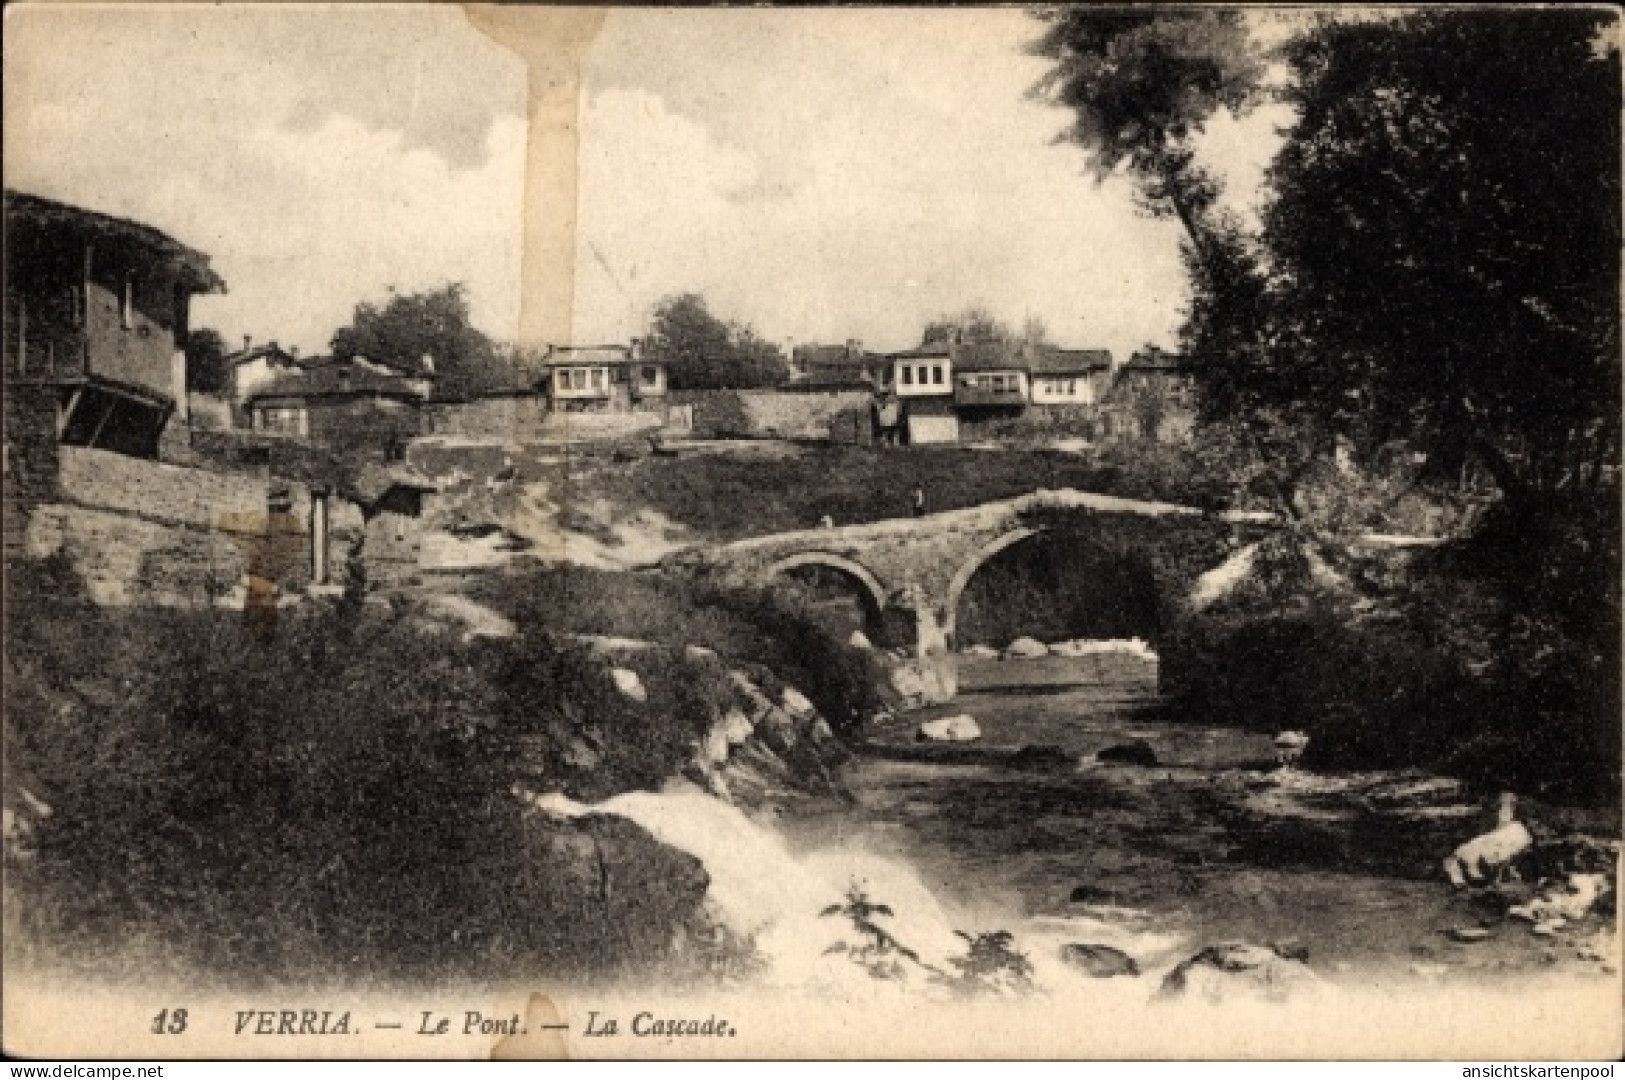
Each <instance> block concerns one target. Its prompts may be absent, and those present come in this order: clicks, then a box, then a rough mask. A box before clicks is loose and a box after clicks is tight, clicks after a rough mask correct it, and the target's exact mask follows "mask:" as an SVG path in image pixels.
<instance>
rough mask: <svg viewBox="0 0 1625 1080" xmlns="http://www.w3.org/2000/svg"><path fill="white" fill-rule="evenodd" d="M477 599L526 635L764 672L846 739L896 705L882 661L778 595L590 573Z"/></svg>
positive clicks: (509, 586) (572, 571)
mask: <svg viewBox="0 0 1625 1080" xmlns="http://www.w3.org/2000/svg"><path fill="white" fill-rule="evenodd" d="M471 592H472V593H473V595H475V597H476V598H478V599H479V600H480V601H481V602H482V603H486V604H489V605H490V606H491V607H492V608H494V609H496V610H498V611H500V612H502V613H503V614H504V615H506V616H508V617H509V618H510V619H513V620H514V621H515V622H517V623H519V624H520V625H523V626H542V627H547V628H548V629H549V630H551V631H553V632H555V633H566V634H597V635H604V636H608V637H623V638H633V639H637V640H640V641H648V642H652V643H654V644H657V645H661V646H664V647H666V648H667V649H670V650H674V651H679V652H680V651H681V650H682V649H683V648H684V647H685V646H689V645H698V646H701V647H703V648H707V649H711V650H713V651H715V652H716V653H718V654H720V655H721V656H722V657H724V658H725V659H727V660H729V661H732V662H735V663H746V664H754V665H758V666H760V667H762V668H766V669H767V670H769V671H771V672H772V673H773V675H774V676H776V677H777V678H778V679H781V680H783V681H784V682H785V683H786V684H788V685H791V686H794V687H795V688H796V689H797V690H799V691H801V692H802V693H803V694H805V695H806V696H807V698H808V700H810V701H811V702H812V703H813V704H814V705H815V706H816V707H817V708H818V711H819V712H820V713H822V714H823V715H824V717H825V718H826V719H827V720H828V721H829V722H830V725H831V726H832V727H833V728H834V729H835V730H836V731H837V732H838V733H841V734H855V733H857V732H858V731H859V730H860V729H861V726H862V723H863V721H864V720H866V719H867V718H868V717H870V716H872V715H874V713H875V712H877V711H879V710H880V709H882V708H885V707H886V706H887V705H888V704H889V697H888V691H887V689H886V686H887V683H886V677H885V673H884V671H882V670H881V669H880V668H879V666H878V664H877V662H876V660H875V657H874V655H873V653H871V652H868V651H865V650H863V649H858V648H854V647H852V646H851V645H849V644H847V643H846V642H845V641H842V640H840V639H838V638H836V637H835V636H834V635H833V634H831V633H830V632H828V631H827V630H825V629H823V628H822V627H820V626H819V625H818V624H817V622H816V621H814V620H812V619H809V618H807V617H806V616H805V615H804V614H803V613H801V612H800V611H798V610H796V608H795V607H794V606H793V605H792V604H791V603H790V602H789V600H788V598H787V597H786V596H785V595H783V594H781V593H778V592H775V591H773V590H768V589H747V588H728V587H720V586H713V585H709V584H704V583H700V582H694V581H690V580H687V579H685V578H681V577H677V576H670V575H663V574H628V573H613V572H608V571H597V570H586V569H582V568H580V567H568V568H556V569H548V570H534V569H528V570H526V571H525V572H524V573H522V574H519V573H514V574H502V575H494V576H492V577H489V578H485V579H483V580H481V581H479V582H478V583H476V584H475V585H474V586H473V587H472V588H471Z"/></svg>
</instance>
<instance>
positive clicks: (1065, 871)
mask: <svg viewBox="0 0 1625 1080" xmlns="http://www.w3.org/2000/svg"><path fill="white" fill-rule="evenodd" d="M954 712H959V713H969V714H972V715H973V716H974V717H975V718H976V720H977V722H978V724H979V725H980V727H981V729H982V732H983V737H982V738H981V739H980V740H979V741H978V742H976V743H975V744H972V745H969V746H936V745H922V744H919V743H916V741H915V731H916V730H917V728H918V725H919V724H920V723H921V722H922V719H929V718H930V717H932V716H934V715H937V714H948V713H954ZM1125 746H1130V747H1136V748H1138V749H1140V751H1141V752H1140V753H1138V754H1129V755H1126V756H1127V757H1128V758H1129V759H1130V760H1139V761H1150V760H1154V761H1155V764H1145V763H1142V764H1132V763H1105V762H1101V761H1098V760H1097V759H1096V756H1095V755H1096V754H1097V753H1098V752H1099V751H1101V750H1106V749H1108V748H1112V747H1118V748H1121V747H1125ZM1023 748H1025V749H1023ZM1144 748H1149V750H1150V754H1149V755H1144V754H1143V750H1144ZM1107 756H1108V757H1111V756H1114V755H1112V754H1110V753H1108V755H1107ZM844 775H845V780H846V784H847V786H848V788H849V789H850V790H851V792H852V794H853V796H854V799H855V802H854V803H853V804H852V805H851V806H847V807H841V808H833V809H832V808H825V809H823V810H818V809H815V808H812V807H803V808H802V809H801V810H800V812H798V813H797V814H796V815H794V816H793V817H791V818H790V819H788V820H786V821H785V822H784V827H785V828H786V829H787V831H788V833H789V835H791V836H792V837H793V838H794V842H795V844H796V846H797V847H799V848H801V849H804V850H816V849H824V848H828V847H831V846H838V845H843V844H845V845H852V844H858V845H861V846H864V847H866V848H868V849H870V850H872V851H874V852H876V853H877V854H880V855H883V856H885V857H888V858H892V859H896V860H898V861H901V862H904V863H906V864H908V865H910V866H913V867H915V868H916V869H917V870H918V872H919V874H920V876H921V878H922V880H923V881H924V882H925V883H926V884H927V885H928V886H929V887H930V888H931V889H932V891H933V892H934V893H936V894H937V896H938V898H939V899H940V900H941V902H942V903H943V904H944V905H945V906H946V907H947V908H949V909H951V910H953V911H955V912H957V913H958V916H957V917H958V918H959V919H960V921H961V922H963V923H965V924H966V926H965V929H971V928H972V925H974V926H975V927H976V928H979V929H988V928H992V927H994V926H998V927H999V928H1004V929H1009V930H1012V931H1014V932H1015V933H1016V936H1017V938H1018V940H1019V939H1021V938H1022V937H1023V936H1024V935H1025V936H1027V937H1029V938H1033V937H1035V935H1036V940H1038V941H1040V942H1041V943H1042V944H1041V946H1040V947H1042V948H1044V949H1050V950H1053V949H1059V948H1064V946H1065V945H1066V944H1067V943H1069V942H1076V943H1085V944H1091V943H1092V944H1106V945H1110V946H1113V947H1115V948H1119V949H1121V950H1123V951H1124V952H1125V953H1127V954H1129V955H1131V956H1133V957H1134V958H1135V960H1136V962H1137V966H1138V967H1139V968H1141V969H1142V970H1146V971H1152V970H1158V969H1166V968H1168V967H1169V966H1170V965H1172V964H1174V963H1176V962H1178V961H1179V960H1182V959H1184V958H1186V957H1188V956H1190V955H1191V954H1192V953H1193V952H1194V951H1196V950H1198V949H1200V948H1202V947H1203V946H1206V945H1209V944H1212V943H1215V942H1221V941H1245V942H1252V943H1258V944H1262V945H1266V946H1267V945H1276V946H1280V947H1281V948H1282V949H1283V950H1284V951H1286V952H1288V953H1290V954H1292V955H1294V956H1299V957H1307V958H1308V963H1309V965H1310V967H1311V968H1312V969H1313V970H1314V971H1315V972H1316V973H1317V974H1318V975H1319V976H1321V977H1322V978H1326V979H1329V980H1332V981H1342V982H1347V983H1349V984H1351V985H1370V984H1372V983H1373V982H1382V983H1388V982H1395V983H1400V984H1416V983H1437V982H1439V981H1440V980H1446V981H1448V980H1456V979H1472V980H1490V981H1495V980H1506V979H1511V980H1528V979H1533V978H1546V977H1548V976H1552V975H1554V974H1564V975H1573V976H1575V977H1579V978H1608V977H1611V976H1612V973H1613V970H1614V965H1615V964H1616V963H1617V960H1616V959H1615V957H1614V952H1615V938H1614V919H1613V910H1614V905H1613V898H1612V897H1609V898H1608V899H1606V900H1605V901H1602V902H1599V903H1598V904H1597V905H1596V906H1595V908H1594V910H1593V912H1592V913H1591V914H1589V915H1587V916H1586V917H1584V918H1581V919H1577V920H1571V921H1569V922H1567V923H1566V925H1564V926H1563V927H1562V928H1561V929H1559V930H1557V931H1555V932H1553V933H1550V934H1536V933H1533V932H1532V927H1533V924H1532V923H1531V922H1529V921H1525V920H1520V919H1518V918H1516V917H1508V915H1507V914H1506V909H1507V908H1508V906H1510V899H1509V897H1508V896H1507V895H1506V894H1505V891H1503V892H1501V893H1494V894H1485V893H1472V892H1458V891H1454V890H1452V889H1451V888H1450V885H1449V882H1448V881H1447V879H1446V878H1445V876H1444V872H1443V870H1442V868H1441V862H1442V860H1443V859H1444V857H1445V856H1446V855H1448V854H1449V853H1450V852H1451V851H1452V850H1453V849H1454V848H1455V847H1456V846H1457V845H1458V844H1460V843H1461V842H1463V841H1464V840H1467V839H1469V838H1470V837H1472V836H1474V835H1476V834H1478V833H1481V832H1483V831H1484V830H1485V829H1486V828H1487V827H1488V826H1490V825H1491V824H1493V820H1494V815H1493V807H1486V805H1485V803H1484V801H1483V800H1482V799H1481V798H1479V797H1477V796H1475V795H1473V794H1471V793H1469V792H1467V791H1465V790H1464V789H1463V788H1462V787H1461V786H1460V785H1458V784H1456V783H1454V782H1452V781H1449V780H1445V779H1442V778H1437V777H1426V776H1421V775H1416V774H1396V773H1381V774H1379V773H1369V774H1358V775H1343V776H1317V775H1314V774H1310V773H1305V772H1302V771H1289V772H1283V771H1280V770H1278V769H1276V768H1275V765H1274V762H1273V760H1272V747H1271V744H1270V738H1269V737H1268V736H1265V735H1258V734H1250V733H1246V732H1240V731H1236V730H1232V729H1215V728H1203V727H1200V726H1197V725H1192V724H1183V723H1170V722H1167V721H1160V722H1159V721H1153V720H1150V719H1147V718H1146V715H1145V714H1144V713H1143V712H1141V711H1140V710H1138V709H1137V708H1135V707H1133V706H1132V704H1130V703H1121V702H1114V701H1112V700H1111V699H1110V698H1109V697H1106V698H1103V697H1102V693H1101V691H1100V690H1099V689H1098V688H1078V689H1073V690H1062V691H1059V692H1049V693H1042V694H1032V693H1010V692H1001V693H995V694H981V695H967V696H964V697H962V698H961V699H960V700H959V701H957V702H955V703H954V704H953V705H952V706H950V707H941V708H938V709H936V710H930V711H928V712H926V713H923V714H920V713H917V714H912V715H910V716H909V717H908V718H907V719H906V720H902V719H900V720H898V721H896V722H894V723H892V724H890V725H885V726H881V727H878V728H876V729H874V730H873V731H872V732H871V733H870V745H869V746H868V747H867V749H866V750H865V751H864V752H862V753H860V754H859V755H858V757H857V758H856V760H855V761H854V762H853V763H852V764H851V765H850V766H849V767H848V769H847V770H846V772H845V774H844ZM1528 814H1529V815H1530V816H1531V818H1532V820H1533V821H1535V822H1537V823H1539V824H1538V826H1537V827H1538V828H1539V829H1540V831H1541V832H1542V833H1543V835H1546V836H1548V837H1557V836H1560V835H1563V834H1572V833H1575V832H1606V830H1607V829H1608V828H1609V823H1608V822H1607V821H1606V820H1605V815H1604V814H1602V813H1596V814H1588V813H1584V812H1580V811H1575V810H1572V809H1559V808H1552V807H1536V806H1530V807H1528ZM1533 886H1534V882H1532V881H1531V882H1527V883H1525V884H1524V885H1523V886H1521V887H1520V886H1516V885H1513V886H1509V888H1511V889H1513V895H1512V897H1511V899H1516V898H1517V890H1518V889H1519V888H1521V889H1522V891H1525V892H1533ZM877 899H880V900H885V899H886V898H885V897H877ZM1091 935H1092V940H1091Z"/></svg>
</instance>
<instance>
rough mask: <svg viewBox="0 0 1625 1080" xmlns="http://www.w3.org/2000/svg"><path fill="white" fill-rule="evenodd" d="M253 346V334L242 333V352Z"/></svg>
mask: <svg viewBox="0 0 1625 1080" xmlns="http://www.w3.org/2000/svg"><path fill="white" fill-rule="evenodd" d="M253 347H254V335H253V334H244V335H243V352H247V351H248V350H249V349H252V348H253Z"/></svg>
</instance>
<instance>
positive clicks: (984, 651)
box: [961, 645, 999, 660]
mask: <svg viewBox="0 0 1625 1080" xmlns="http://www.w3.org/2000/svg"><path fill="white" fill-rule="evenodd" d="M961 651H962V652H963V653H964V654H965V655H966V656H975V657H979V658H980V659H983V660H997V659H998V658H999V650H997V649H995V648H993V647H992V646H990V645H971V646H968V647H966V648H965V649H962V650H961Z"/></svg>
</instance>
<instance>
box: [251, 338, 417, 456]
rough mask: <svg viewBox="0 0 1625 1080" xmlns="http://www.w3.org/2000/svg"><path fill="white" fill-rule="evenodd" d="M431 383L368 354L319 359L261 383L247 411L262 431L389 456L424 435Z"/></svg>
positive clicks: (343, 449) (253, 391)
mask: <svg viewBox="0 0 1625 1080" xmlns="http://www.w3.org/2000/svg"><path fill="white" fill-rule="evenodd" d="M430 387H431V384H430V381H429V380H427V379H425V378H422V377H414V376H410V375H406V374H403V373H402V372H400V371H397V370H395V369H394V368H392V367H389V366H386V365H383V364H376V363H372V362H371V361H369V360H367V359H366V358H364V357H359V356H358V357H352V358H350V359H348V360H334V359H330V358H326V357H319V358H312V359H309V360H305V361H302V362H301V363H299V364H296V365H295V366H294V367H293V368H292V369H291V370H287V371H282V372H279V373H277V374H275V375H274V376H273V377H272V378H271V379H270V380H269V381H267V382H263V383H260V384H258V385H256V386H254V387H253V388H252V389H250V390H249V392H248V394H247V396H246V397H245V398H244V399H243V403H242V408H243V411H244V413H245V414H246V417H247V426H248V428H249V429H250V430H251V431H253V432H254V433H256V434H259V435H267V436H280V437H286V438H294V439H302V440H305V441H308V442H311V443H315V444H318V445H321V446H325V447H327V448H328V449H331V450H336V451H339V452H342V453H346V454H353V455H359V456H361V457H371V458H379V457H382V458H389V457H393V456H396V454H397V452H398V451H399V450H400V449H401V448H402V447H404V445H405V443H406V441H407V440H409V439H413V438H416V437H417V436H418V435H419V434H421V433H422V429H423V420H422V416H421V407H422V405H423V402H424V400H425V399H426V398H427V397H428V396H429V392H430Z"/></svg>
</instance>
